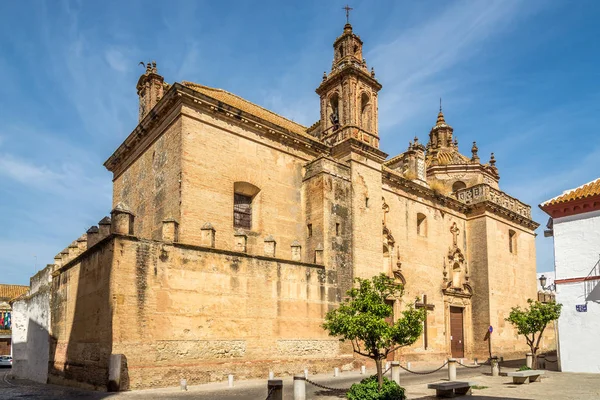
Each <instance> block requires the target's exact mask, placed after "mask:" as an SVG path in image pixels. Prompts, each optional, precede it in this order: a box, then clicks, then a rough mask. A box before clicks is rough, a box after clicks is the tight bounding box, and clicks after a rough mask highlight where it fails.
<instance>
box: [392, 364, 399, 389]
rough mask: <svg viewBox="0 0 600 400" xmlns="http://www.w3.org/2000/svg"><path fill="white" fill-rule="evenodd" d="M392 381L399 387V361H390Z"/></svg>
mask: <svg viewBox="0 0 600 400" xmlns="http://www.w3.org/2000/svg"><path fill="white" fill-rule="evenodd" d="M392 380H393V381H394V382H396V383H397V384H398V386H400V361H392Z"/></svg>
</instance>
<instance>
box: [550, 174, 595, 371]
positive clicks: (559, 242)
mask: <svg viewBox="0 0 600 400" xmlns="http://www.w3.org/2000/svg"><path fill="white" fill-rule="evenodd" d="M540 208H541V209H542V210H544V211H545V212H546V213H547V214H548V215H550V217H551V220H550V222H549V224H548V228H549V230H548V231H546V236H553V237H554V263H555V280H554V283H555V284H556V301H557V302H558V303H561V304H562V305H563V309H562V314H561V316H560V319H559V320H558V352H559V353H558V354H559V358H560V362H561V368H562V371H565V372H596V373H600V346H598V338H599V337H600V336H599V335H600V333H599V332H600V178H599V179H596V180H595V181H592V182H590V183H587V184H585V185H583V186H580V187H577V188H575V189H571V190H567V191H565V192H564V193H563V194H561V195H560V196H557V197H555V198H553V199H550V200H548V201H546V202H544V203H542V204H540Z"/></svg>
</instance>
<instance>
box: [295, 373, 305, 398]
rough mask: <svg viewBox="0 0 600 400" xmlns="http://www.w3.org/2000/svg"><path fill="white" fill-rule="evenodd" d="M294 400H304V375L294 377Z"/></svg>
mask: <svg viewBox="0 0 600 400" xmlns="http://www.w3.org/2000/svg"><path fill="white" fill-rule="evenodd" d="M294 400H306V378H305V377H304V375H302V374H299V375H294Z"/></svg>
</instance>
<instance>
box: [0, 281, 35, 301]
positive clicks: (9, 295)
mask: <svg viewBox="0 0 600 400" xmlns="http://www.w3.org/2000/svg"><path fill="white" fill-rule="evenodd" d="M28 290H29V286H21V285H4V284H0V299H4V300H12V299H14V298H15V297H18V296H20V295H22V294H24V293H27V291H28Z"/></svg>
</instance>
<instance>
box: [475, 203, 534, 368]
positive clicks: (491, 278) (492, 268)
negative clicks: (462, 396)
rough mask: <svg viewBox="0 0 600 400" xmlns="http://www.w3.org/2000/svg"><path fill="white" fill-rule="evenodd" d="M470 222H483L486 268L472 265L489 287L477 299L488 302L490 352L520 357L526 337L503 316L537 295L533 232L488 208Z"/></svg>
mask: <svg viewBox="0 0 600 400" xmlns="http://www.w3.org/2000/svg"><path fill="white" fill-rule="evenodd" d="M482 220H485V222H484V221H482ZM475 221H478V222H475ZM472 223H473V224H485V236H484V237H485V238H486V239H485V240H486V242H487V244H486V252H487V255H486V257H485V258H486V259H487V272H485V271H482V270H481V268H478V267H474V271H477V274H479V277H478V278H476V279H478V280H481V281H487V285H488V287H489V292H488V293H485V294H482V296H481V297H485V298H481V297H478V301H480V304H481V305H482V307H484V306H485V303H488V304H489V325H491V326H492V327H493V328H494V331H493V333H492V352H493V353H494V354H496V355H499V356H503V357H505V358H523V357H524V354H525V353H527V351H528V350H527V346H526V343H525V338H523V337H522V336H518V335H517V333H516V330H515V329H514V328H513V326H512V325H511V324H510V323H508V322H506V321H505V318H507V317H508V315H509V313H510V309H511V307H515V306H526V305H527V299H534V300H535V299H537V288H536V283H537V281H536V269H535V265H536V264H535V236H534V234H533V232H531V231H530V230H527V229H524V228H522V227H521V226H520V225H518V224H516V223H512V222H510V221H508V220H506V219H501V218H499V217H497V216H495V215H493V214H490V213H487V212H486V213H485V214H482V215H481V216H480V217H478V218H475V219H473V222H472ZM510 230H512V231H514V232H515V233H516V242H515V243H514V244H515V245H516V247H514V248H513V252H511V251H510V245H509V231H510ZM482 233H483V232H482ZM474 240H477V239H476V238H474ZM479 241H481V239H479ZM474 251H477V248H476V247H475V248H474ZM482 284H483V283H482ZM486 299H487V300H486ZM481 322H482V323H481V324H480V325H479V326H476V327H475V329H476V335H479V336H481V335H485V332H486V329H487V326H485V323H484V321H483V320H482V321H481ZM479 350H480V351H479V352H478V355H479V356H481V357H483V356H484V355H487V354H488V350H487V348H486V347H484V348H480V349H479Z"/></svg>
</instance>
